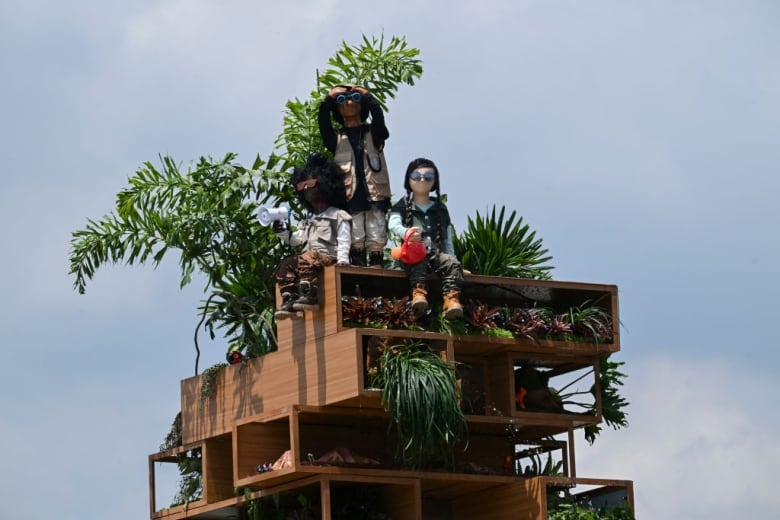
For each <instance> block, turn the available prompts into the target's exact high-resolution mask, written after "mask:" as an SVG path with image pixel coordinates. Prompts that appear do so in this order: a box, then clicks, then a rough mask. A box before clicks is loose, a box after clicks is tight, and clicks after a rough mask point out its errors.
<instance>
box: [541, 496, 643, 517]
mask: <svg viewBox="0 0 780 520" xmlns="http://www.w3.org/2000/svg"><path fill="white" fill-rule="evenodd" d="M547 518H548V520H634V512H633V511H632V510H631V506H629V505H628V502H627V501H624V502H622V503H621V504H620V505H618V506H616V507H613V508H611V509H608V508H604V507H602V508H599V509H596V508H594V507H590V506H589V504H587V503H579V502H577V501H575V499H574V497H571V496H566V497H559V496H557V495H555V494H548V495H547Z"/></svg>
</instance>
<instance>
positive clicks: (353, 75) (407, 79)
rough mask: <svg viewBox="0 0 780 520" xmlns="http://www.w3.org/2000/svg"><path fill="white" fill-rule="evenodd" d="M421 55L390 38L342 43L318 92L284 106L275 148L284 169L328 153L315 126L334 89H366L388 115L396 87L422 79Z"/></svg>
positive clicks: (403, 41)
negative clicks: (313, 154)
mask: <svg viewBox="0 0 780 520" xmlns="http://www.w3.org/2000/svg"><path fill="white" fill-rule="evenodd" d="M419 54H420V51H419V50H418V49H415V48H413V47H409V46H408V45H407V43H406V38H404V37H400V38H399V37H396V36H393V37H391V38H390V41H389V42H387V41H386V40H385V37H384V35H382V36H381V37H380V38H376V37H372V38H371V39H369V38H368V37H366V36H363V41H362V43H360V44H359V45H348V44H347V43H346V42H342V45H341V48H340V49H339V50H338V51H337V52H336V54H335V55H334V56H333V57H332V58H330V60H328V67H327V68H326V69H325V70H323V71H322V72H319V73H318V76H317V88H316V89H314V90H313V91H312V92H311V94H310V99H308V100H300V99H298V98H295V99H293V100H290V101H288V102H287V104H286V105H285V110H284V120H283V128H284V130H283V131H282V133H281V135H279V137H277V139H276V147H277V148H281V149H284V150H286V152H287V154H286V155H285V156H284V157H283V160H284V161H285V162H284V166H285V167H290V166H291V165H292V164H297V163H300V162H303V161H304V160H305V158H306V156H307V155H308V154H309V153H311V152H313V151H316V152H320V153H327V152H326V151H325V147H324V145H323V144H322V137H321V136H320V132H319V129H318V125H317V114H318V111H319V104H320V102H321V101H322V99H324V98H325V95H326V94H327V93H328V92H329V91H330V89H332V88H333V87H335V86H337V85H344V84H355V85H361V86H363V87H366V88H367V89H368V90H369V91H370V92H371V94H372V95H373V96H374V97H375V98H376V99H377V101H379V103H380V104H381V105H382V108H383V109H384V110H385V111H386V112H387V111H388V106H387V100H388V99H390V98H395V93H396V91H397V90H398V88H399V86H400V85H402V84H405V85H414V82H415V80H416V79H418V78H420V77H421V76H422V72H423V67H422V61H421V60H420V59H419V58H418V56H419Z"/></svg>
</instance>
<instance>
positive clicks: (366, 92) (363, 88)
mask: <svg viewBox="0 0 780 520" xmlns="http://www.w3.org/2000/svg"><path fill="white" fill-rule="evenodd" d="M352 90H357V91H358V92H360V95H361V96H365V95H367V94H368V89H367V88H365V87H352Z"/></svg>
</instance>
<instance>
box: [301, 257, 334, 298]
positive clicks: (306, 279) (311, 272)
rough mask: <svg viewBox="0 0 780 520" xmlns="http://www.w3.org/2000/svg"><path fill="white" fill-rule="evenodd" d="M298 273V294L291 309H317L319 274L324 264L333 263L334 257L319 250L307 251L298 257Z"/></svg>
mask: <svg viewBox="0 0 780 520" xmlns="http://www.w3.org/2000/svg"><path fill="white" fill-rule="evenodd" d="M298 258H299V260H298V275H299V277H300V280H301V281H300V284H299V292H300V296H299V297H298V299H297V300H295V303H293V309H295V310H296V311H303V310H317V309H319V308H320V302H319V295H318V294H317V291H318V288H319V274H320V271H322V268H323V267H324V266H326V265H333V264H335V263H336V259H335V258H333V257H332V256H328V255H326V254H324V253H320V252H319V251H307V252H305V253H303V254H302V255H301V256H300V257H298Z"/></svg>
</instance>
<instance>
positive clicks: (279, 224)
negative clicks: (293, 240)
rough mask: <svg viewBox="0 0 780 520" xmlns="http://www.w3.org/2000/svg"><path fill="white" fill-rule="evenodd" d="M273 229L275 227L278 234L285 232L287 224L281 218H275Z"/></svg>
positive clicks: (274, 230)
mask: <svg viewBox="0 0 780 520" xmlns="http://www.w3.org/2000/svg"><path fill="white" fill-rule="evenodd" d="M271 229H273V232H274V233H276V234H277V235H278V234H279V233H284V232H285V231H287V224H286V223H285V222H283V221H281V220H274V223H273V226H272V227H271Z"/></svg>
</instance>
